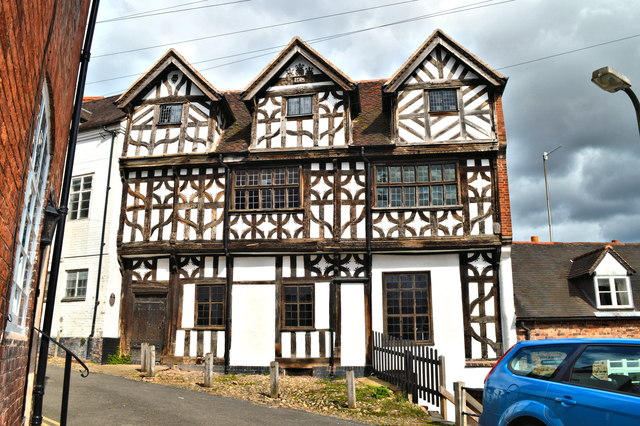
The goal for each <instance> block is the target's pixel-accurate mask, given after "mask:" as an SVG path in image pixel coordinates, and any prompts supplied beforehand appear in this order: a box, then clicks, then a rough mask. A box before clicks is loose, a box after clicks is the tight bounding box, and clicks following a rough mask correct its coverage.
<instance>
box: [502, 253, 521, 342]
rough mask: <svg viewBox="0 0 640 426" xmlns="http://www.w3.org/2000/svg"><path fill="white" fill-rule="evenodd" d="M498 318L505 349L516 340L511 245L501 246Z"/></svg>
mask: <svg viewBox="0 0 640 426" xmlns="http://www.w3.org/2000/svg"><path fill="white" fill-rule="evenodd" d="M499 273H500V276H499V278H500V310H501V312H500V320H501V321H502V350H503V351H506V350H507V349H509V348H510V347H511V346H513V345H515V344H516V342H517V341H518V335H517V332H516V308H515V302H514V298H513V272H512V269H511V246H502V250H501V254H500V272H499Z"/></svg>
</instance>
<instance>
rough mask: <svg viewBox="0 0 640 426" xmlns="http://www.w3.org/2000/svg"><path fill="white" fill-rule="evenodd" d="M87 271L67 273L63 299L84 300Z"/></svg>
mask: <svg viewBox="0 0 640 426" xmlns="http://www.w3.org/2000/svg"><path fill="white" fill-rule="evenodd" d="M88 276H89V270H88V269H80V270H77V271H67V288H66V291H65V297H66V298H69V299H79V298H82V299H84V298H85V297H86V295H87V278H88Z"/></svg>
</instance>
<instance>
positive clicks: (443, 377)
mask: <svg viewBox="0 0 640 426" xmlns="http://www.w3.org/2000/svg"><path fill="white" fill-rule="evenodd" d="M438 364H439V369H438V382H439V384H440V386H443V387H445V388H446V387H447V373H446V368H445V367H446V366H445V362H444V355H440V356H439V357H438ZM438 393H440V390H439V389H438ZM440 415H441V416H442V418H443V419H445V420H447V398H445V397H444V395H442V394H441V393H440Z"/></svg>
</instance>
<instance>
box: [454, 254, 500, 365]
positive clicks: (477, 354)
mask: <svg viewBox="0 0 640 426" xmlns="http://www.w3.org/2000/svg"><path fill="white" fill-rule="evenodd" d="M498 257H499V255H498V253H496V252H489V251H483V252H475V253H460V274H461V282H462V307H463V311H464V328H465V333H464V339H465V357H466V358H467V359H470V360H471V359H494V358H497V357H499V356H501V355H502V343H501V337H500V336H501V335H502V333H501V328H500V304H499V285H498V265H497V259H498Z"/></svg>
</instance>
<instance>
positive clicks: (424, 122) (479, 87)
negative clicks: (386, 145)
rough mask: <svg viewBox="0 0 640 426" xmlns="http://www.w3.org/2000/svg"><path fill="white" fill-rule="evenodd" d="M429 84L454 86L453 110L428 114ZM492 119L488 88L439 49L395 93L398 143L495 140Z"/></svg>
mask: <svg viewBox="0 0 640 426" xmlns="http://www.w3.org/2000/svg"><path fill="white" fill-rule="evenodd" d="M430 83H438V84H440V83H443V84H442V87H446V84H450V85H452V87H457V89H456V93H457V104H458V107H457V110H456V111H452V112H438V113H430V112H429V111H430V105H429V93H428V91H429V88H430V87H433V86H430ZM425 89H426V90H425ZM492 120H493V118H492V110H491V99H490V92H489V87H488V86H487V85H486V84H481V83H480V80H479V78H478V76H477V75H476V74H474V73H473V72H472V71H471V70H470V69H469V68H468V67H467V66H466V65H464V64H463V63H462V62H461V61H460V60H459V59H458V58H457V57H455V56H454V55H452V54H451V53H450V52H449V51H448V50H447V49H445V48H444V47H442V46H438V47H437V48H436V49H434V50H433V52H432V53H431V54H430V55H429V57H428V58H427V59H426V60H425V61H424V63H423V64H422V65H421V66H419V67H418V68H416V70H415V72H414V73H413V74H412V75H411V76H410V77H409V78H408V79H407V81H406V82H405V83H404V86H403V89H402V90H400V91H399V92H398V98H397V112H396V123H397V136H398V142H400V143H408V144H412V143H424V142H427V143H433V142H450V141H471V140H490V139H494V138H495V136H494V131H493V121H492Z"/></svg>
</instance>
